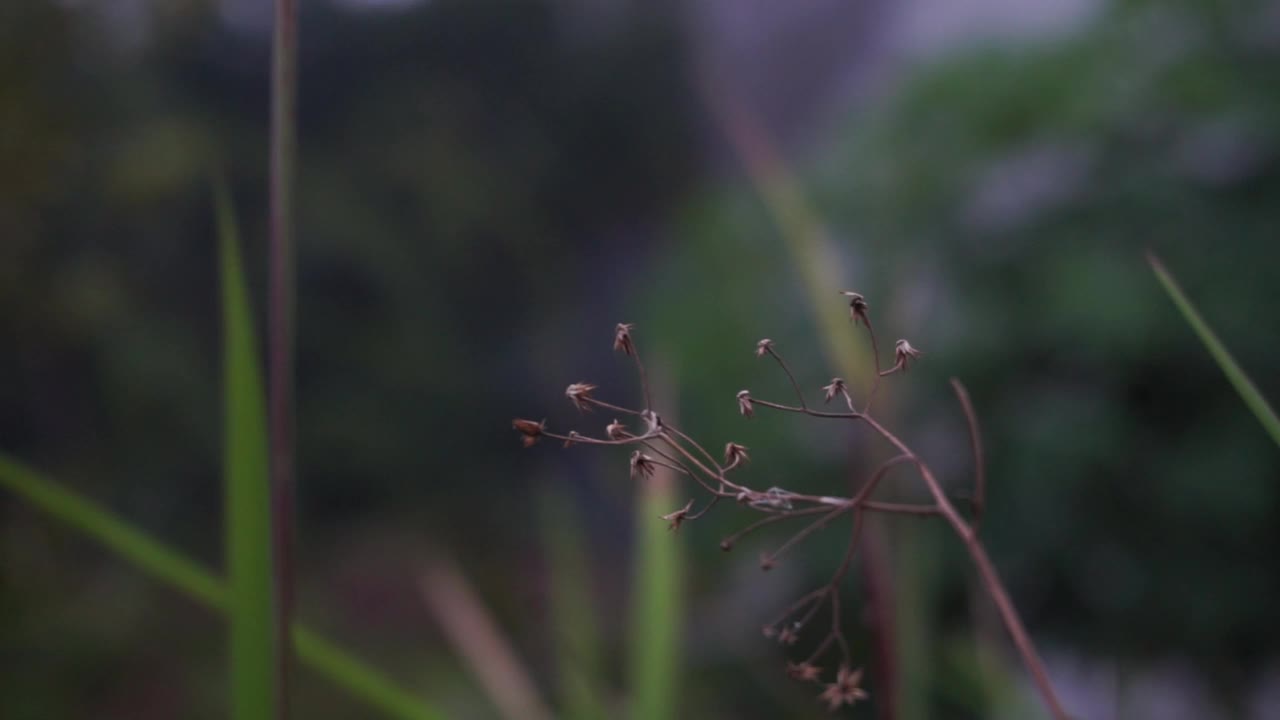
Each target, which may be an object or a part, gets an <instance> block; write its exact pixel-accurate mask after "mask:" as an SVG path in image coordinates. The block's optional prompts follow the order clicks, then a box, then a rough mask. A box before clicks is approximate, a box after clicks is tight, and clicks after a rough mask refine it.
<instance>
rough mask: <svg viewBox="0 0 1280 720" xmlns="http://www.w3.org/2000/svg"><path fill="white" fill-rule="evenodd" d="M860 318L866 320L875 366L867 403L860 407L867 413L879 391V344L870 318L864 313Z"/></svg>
mask: <svg viewBox="0 0 1280 720" xmlns="http://www.w3.org/2000/svg"><path fill="white" fill-rule="evenodd" d="M862 319H863V320H864V321H866V324H867V335H869V336H870V337H871V357H872V362H874V363H875V367H876V375H875V380H873V381H872V382H871V390H869V391H868V392H867V404H866V405H865V406H863V409H862V412H864V413H869V412H871V403H872V401H873V400H875V399H876V393H877V392H879V391H880V378H881V377H882V375H881V373H880V346H879V345H878V344H877V343H876V331H875V329H874V328H872V327H871V319H870V318H868V317H866V316H865V315H864V316H863V318H862Z"/></svg>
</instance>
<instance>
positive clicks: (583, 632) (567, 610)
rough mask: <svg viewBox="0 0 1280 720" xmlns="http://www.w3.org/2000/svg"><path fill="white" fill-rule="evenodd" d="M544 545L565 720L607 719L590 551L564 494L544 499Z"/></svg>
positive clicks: (546, 494)
mask: <svg viewBox="0 0 1280 720" xmlns="http://www.w3.org/2000/svg"><path fill="white" fill-rule="evenodd" d="M540 521H541V525H542V528H543V530H542V534H543V538H544V540H543V543H544V545H545V547H546V552H547V557H548V565H549V567H550V569H551V578H550V582H551V631H552V633H553V635H554V642H555V652H556V669H557V672H558V674H559V679H560V707H561V713H562V714H561V717H562V718H564V720H595V718H602V717H607V716H608V713H607V712H606V711H605V699H604V698H605V687H606V683H605V680H604V677H603V669H604V663H603V656H602V652H601V643H600V626H599V621H598V619H597V618H596V613H595V609H594V608H593V607H592V604H591V591H590V584H589V576H590V573H589V571H588V566H587V554H586V552H585V548H587V547H588V544H587V541H586V539H585V538H584V537H583V532H582V531H581V527H582V525H581V523H579V522H578V518H577V517H575V516H574V513H573V511H572V508H571V507H570V503H569V502H568V500H567V498H566V497H565V494H564V493H563V492H560V491H558V490H547V491H545V492H544V493H543V495H542V512H541V517H540Z"/></svg>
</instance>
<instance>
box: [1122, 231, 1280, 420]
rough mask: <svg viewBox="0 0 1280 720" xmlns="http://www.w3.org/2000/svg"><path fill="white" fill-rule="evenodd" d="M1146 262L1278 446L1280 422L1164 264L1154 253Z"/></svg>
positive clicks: (1148, 256)
mask: <svg viewBox="0 0 1280 720" xmlns="http://www.w3.org/2000/svg"><path fill="white" fill-rule="evenodd" d="M1147 262H1148V263H1150V264H1151V269H1152V271H1154V272H1155V274H1156V278H1157V279H1159V280H1160V284H1161V285H1163V286H1164V289H1165V292H1167V293H1169V297H1170V299H1172V300H1173V304H1174V305H1176V306H1177V307H1178V311H1179V312H1181V313H1182V317H1183V318H1184V319H1186V321H1187V324H1188V325H1190V326H1191V329H1192V330H1193V331H1195V334H1196V335H1197V336H1199V338H1200V342H1202V343H1204V346H1205V347H1206V348H1208V350H1209V354H1210V355H1212V356H1213V360H1214V362H1216V363H1217V364H1218V367H1219V368H1221V369H1222V373H1223V374H1224V375H1226V376H1227V380H1228V381H1230V383H1231V384H1232V385H1233V386H1234V387H1235V389H1236V392H1238V393H1240V397H1241V398H1242V399H1243V400H1244V403H1245V405H1248V406H1249V409H1250V410H1252V411H1253V414H1254V415H1256V416H1257V418H1258V422H1260V423H1262V427H1263V429H1264V430H1266V432H1267V434H1268V435H1270V436H1271V439H1272V440H1274V441H1275V443H1276V444H1277V445H1280V418H1277V417H1276V411H1275V410H1274V409H1273V408H1272V407H1271V405H1270V404H1269V403H1268V402H1267V399H1266V398H1265V397H1263V396H1262V393H1261V392H1259V391H1258V387H1257V386H1256V385H1254V384H1253V380H1250V379H1249V376H1248V375H1247V374H1245V371H1244V370H1242V369H1241V368H1240V366H1239V365H1237V364H1236V361H1235V358H1233V357H1231V353H1230V352H1229V351H1228V350H1227V348H1226V346H1225V345H1223V344H1222V341H1221V340H1219V339H1218V336H1217V335H1216V334H1214V332H1213V329H1212V328H1210V327H1209V324H1208V323H1207V322H1205V320H1204V318H1203V317H1201V316H1200V312H1199V311H1198V310H1196V308H1195V305H1193V304H1191V299H1190V298H1188V297H1187V296H1186V293H1184V292H1182V287H1181V286H1179V285H1178V281H1177V280H1175V279H1174V278H1173V275H1171V274H1170V273H1169V271H1168V270H1167V269H1165V266H1164V263H1162V262H1160V258H1158V257H1156V256H1155V254H1154V253H1151V252H1148V253H1147Z"/></svg>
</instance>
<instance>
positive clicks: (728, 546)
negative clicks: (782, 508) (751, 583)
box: [720, 507, 830, 551]
mask: <svg viewBox="0 0 1280 720" xmlns="http://www.w3.org/2000/svg"><path fill="white" fill-rule="evenodd" d="M823 512H830V511H829V510H828V509H827V508H825V507H811V508H805V509H803V510H792V511H791V512H788V513H778V514H777V515H769V516H768V517H765V518H761V519H760V520H757V521H755V522H753V523H751V524H750V525H748V526H746V527H744V528H742V529H741V530H739V531H737V532H735V533H734V534H732V535H730V536H729V537H727V538H725V539H723V540H721V541H720V549H721V550H725V551H728V550H732V549H733V546H734V545H735V544H737V542H738V541H739V540H741V539H742V538H744V537H746V536H747V535H750V534H751V533H753V532H755V531H756V530H759V529H760V528H762V527H764V526H766V525H772V524H774V523H776V522H782V521H783V520H790V519H791V518H796V517H804V516H806V515H817V514H818V513H823Z"/></svg>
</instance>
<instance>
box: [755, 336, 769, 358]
mask: <svg viewBox="0 0 1280 720" xmlns="http://www.w3.org/2000/svg"><path fill="white" fill-rule="evenodd" d="M770 352H773V341H772V340H770V339H769V338H765V339H763V340H761V341H760V342H758V343H756V357H764V356H765V355H767V354H769V353H770Z"/></svg>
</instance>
